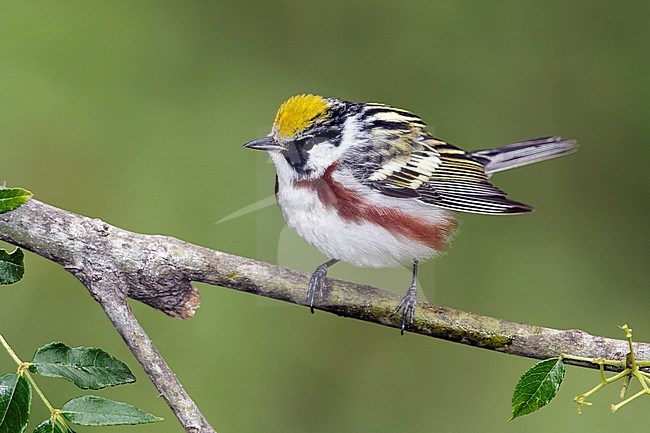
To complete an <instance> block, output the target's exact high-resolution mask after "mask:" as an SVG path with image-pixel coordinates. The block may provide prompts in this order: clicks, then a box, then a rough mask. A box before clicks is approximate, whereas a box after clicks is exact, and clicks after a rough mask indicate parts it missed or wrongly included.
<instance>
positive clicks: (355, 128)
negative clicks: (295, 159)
mask: <svg viewBox="0 0 650 433" xmlns="http://www.w3.org/2000/svg"><path fill="white" fill-rule="evenodd" d="M359 130H360V128H359V122H358V121H357V119H356V118H353V117H350V118H348V120H347V121H346V122H345V126H344V127H343V131H341V142H340V143H339V145H338V146H334V145H333V144H332V143H331V142H330V141H323V142H321V143H318V144H317V145H315V146H314V147H312V148H311V149H310V150H309V160H308V161H307V164H306V166H307V168H309V169H311V170H312V174H311V175H310V178H312V179H315V178H318V177H320V176H322V175H323V173H324V172H325V170H327V168H328V167H329V166H331V165H332V164H334V163H335V162H336V161H338V160H339V159H341V157H342V156H343V154H344V153H345V152H347V151H348V149H350V148H351V147H353V146H354V144H355V143H356V142H357V135H358V134H359Z"/></svg>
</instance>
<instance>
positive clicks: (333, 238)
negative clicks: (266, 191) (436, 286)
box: [278, 186, 436, 267]
mask: <svg viewBox="0 0 650 433" xmlns="http://www.w3.org/2000/svg"><path fill="white" fill-rule="evenodd" d="M278 204H279V205H280V208H281V209H282V213H283V215H284V219H285V220H286V221H287V224H288V225H289V227H291V228H293V229H295V230H296V231H297V232H298V234H299V235H300V236H302V237H303V238H304V239H305V240H306V241H307V242H309V243H310V244H312V245H314V246H315V247H316V248H318V249H319V250H320V251H321V252H322V253H323V254H325V255H326V256H328V257H330V258H333V259H338V260H342V261H345V262H348V263H351V264H353V265H356V266H364V267H394V266H400V265H405V264H410V263H413V260H416V259H417V260H426V259H429V258H431V257H432V256H433V255H435V253H436V251H434V250H433V249H432V248H430V247H428V246H426V245H424V244H422V243H420V242H416V241H413V240H411V239H409V238H407V237H405V236H402V235H399V234H397V235H394V234H392V233H391V232H389V231H388V230H386V229H385V228H383V227H382V226H379V225H377V224H373V223H369V222H368V223H358V222H355V221H348V220H344V219H342V218H341V217H340V216H339V215H338V214H337V212H336V210H335V209H332V208H326V207H324V206H323V204H322V203H321V202H320V200H319V199H318V195H317V193H316V192H315V191H313V190H310V189H306V188H300V189H295V188H292V187H288V188H283V187H282V186H280V190H279V192H278Z"/></svg>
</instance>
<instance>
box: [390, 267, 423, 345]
mask: <svg viewBox="0 0 650 433" xmlns="http://www.w3.org/2000/svg"><path fill="white" fill-rule="evenodd" d="M417 278H418V261H417V260H414V261H413V279H412V280H411V287H409V289H408V290H407V291H406V295H405V296H404V297H403V298H402V300H401V301H399V304H398V305H397V308H395V310H393V312H392V313H391V316H392V315H394V314H397V312H398V311H399V310H402V332H401V333H402V335H404V328H405V326H406V320H407V319H408V321H409V323H413V319H414V318H415V305H416V304H417V303H418V293H417V287H416V284H417Z"/></svg>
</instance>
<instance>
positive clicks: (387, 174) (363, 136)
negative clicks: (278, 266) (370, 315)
mask: <svg viewBox="0 0 650 433" xmlns="http://www.w3.org/2000/svg"><path fill="white" fill-rule="evenodd" d="M244 147H246V148H249V149H255V150H262V151H266V152H268V154H269V155H270V158H271V160H272V162H273V164H274V165H275V169H276V178H275V195H276V199H277V202H278V205H279V207H280V209H281V211H282V214H283V216H284V219H285V221H286V222H287V225H288V226H289V227H291V228H292V229H294V230H295V231H296V232H297V233H298V234H299V235H300V236H301V237H303V238H304V239H305V240H306V241H307V242H308V243H310V244H312V245H313V246H315V247H316V248H317V249H318V250H320V251H321V252H322V253H323V254H324V255H325V256H327V257H328V258H329V260H328V261H327V262H325V263H323V264H321V265H320V266H318V267H317V268H316V270H315V271H314V273H313V274H312V276H311V278H310V280H309V285H308V287H307V299H306V301H307V302H308V303H309V307H310V310H311V312H312V313H313V312H314V304H315V303H316V301H317V297H318V298H319V299H322V298H323V296H324V295H323V288H324V280H325V278H326V277H327V272H328V270H329V268H330V267H332V266H333V265H334V264H336V263H338V262H339V261H343V262H347V263H350V264H352V265H354V266H358V267H373V268H383V267H399V266H412V279H411V284H410V286H409V287H408V289H407V291H406V295H405V296H404V297H403V298H402V299H401V301H400V302H399V304H398V305H397V307H396V308H395V309H394V310H393V312H392V314H391V316H393V315H396V314H397V313H399V312H400V311H401V321H400V322H399V323H400V328H401V333H402V334H404V330H405V329H407V327H408V326H410V325H411V324H413V323H414V318H415V309H416V305H417V282H416V281H417V272H418V265H419V263H420V262H422V261H425V260H428V259H431V258H434V257H436V256H439V255H440V254H441V253H442V252H444V251H445V248H446V246H447V245H448V243H449V242H450V240H451V239H452V237H453V236H454V233H455V231H456V228H457V223H456V220H455V213H456V212H469V213H477V214H488V215H509V214H523V213H527V212H530V211H532V210H533V208H532V207H531V206H529V205H527V204H524V203H521V202H518V201H514V200H511V199H510V198H508V197H507V194H506V193H505V192H504V191H502V190H501V189H499V188H497V187H496V186H494V185H493V184H492V183H491V182H490V177H491V176H492V175H493V174H494V173H497V172H500V171H503V170H509V169H512V168H515V167H520V166H523V165H528V164H532V163H536V162H539V161H543V160H546V159H550V158H555V157H559V156H563V155H566V154H570V153H572V152H574V151H576V148H577V143H576V141H575V140H572V139H563V138H561V137H559V136H547V137H540V138H535V139H532V140H526V141H520V142H516V143H512V144H508V145H505V146H501V147H496V148H492V149H486V150H475V151H466V150H462V149H460V148H459V147H456V146H454V145H452V144H450V143H448V142H446V141H444V140H441V139H438V138H435V137H434V136H433V135H432V134H431V133H430V132H429V131H428V129H427V126H426V124H425V123H424V121H423V120H422V119H421V118H420V117H419V116H417V115H415V114H413V113H411V112H410V111H407V110H404V109H400V108H394V107H392V106H389V105H385V104H381V103H363V102H350V101H344V100H340V99H337V98H328V97H323V96H320V95H314V94H301V95H297V96H293V97H291V98H289V99H288V100H286V101H285V102H284V103H282V104H281V105H280V108H279V109H278V111H277V114H276V117H275V121H274V123H273V127H272V129H271V132H270V133H269V134H268V135H267V136H265V137H262V138H259V139H256V140H253V141H249V142H248V143H246V144H244Z"/></svg>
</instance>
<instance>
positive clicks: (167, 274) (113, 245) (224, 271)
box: [0, 200, 650, 432]
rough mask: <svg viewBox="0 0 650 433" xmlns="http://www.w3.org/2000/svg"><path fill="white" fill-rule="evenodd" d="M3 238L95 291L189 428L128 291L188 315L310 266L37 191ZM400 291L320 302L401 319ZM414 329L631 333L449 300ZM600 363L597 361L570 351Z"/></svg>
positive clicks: (608, 342)
mask: <svg viewBox="0 0 650 433" xmlns="http://www.w3.org/2000/svg"><path fill="white" fill-rule="evenodd" d="M0 240H3V241H6V242H9V243H11V244H14V245H16V246H19V247H22V248H24V249H26V250H29V251H32V252H34V253H36V254H39V255H41V256H43V257H45V258H47V259H50V260H52V261H54V262H57V263H59V264H61V265H62V266H63V267H64V268H65V269H66V270H68V271H69V272H71V273H72V274H73V275H75V276H76V277H77V278H78V279H79V280H80V281H81V283H82V284H83V285H84V286H85V287H86V288H87V289H88V290H89V292H90V293H91V295H92V296H93V297H94V299H95V300H97V301H98V302H99V303H100V304H101V306H102V307H103V308H104V311H105V312H106V314H107V315H108V316H109V318H110V319H111V321H112V322H113V324H114V325H115V327H116V329H117V330H118V332H119V333H120V334H121V335H122V338H123V339H124V341H125V342H126V344H127V345H128V346H129V348H130V349H131V351H132V352H133V353H134V355H135V356H136V358H137V359H138V361H139V362H140V363H141V364H142V366H143V368H144V370H145V372H146V373H147V374H148V375H149V378H150V379H151V381H152V382H153V383H154V385H155V386H156V387H157V388H158V390H159V391H160V392H161V394H162V396H163V397H164V398H165V400H166V401H167V403H168V404H169V406H170V407H171V408H172V410H173V411H174V413H175V414H176V416H177V417H178V419H179V421H180V422H181V424H182V425H183V427H184V428H185V430H186V431H188V432H213V431H214V429H213V428H212V427H211V426H210V424H209V423H208V422H207V421H206V419H205V417H204V416H203V415H202V414H201V412H200V411H199V409H198V408H197V406H196V405H195V404H194V402H193V401H192V400H191V398H190V397H189V395H188V394H187V393H186V392H185V390H184V389H183V387H182V385H181V384H180V382H178V380H177V379H176V377H175V376H174V374H173V372H172V371H171V369H170V368H169V366H167V364H166V363H165V361H164V359H163V358H162V357H161V356H160V354H159V353H158V351H157V350H156V348H155V346H154V345H153V343H152V342H151V340H150V339H149V337H148V336H147V335H146V333H145V331H144V330H143V329H142V327H141V326H140V324H139V323H138V321H137V320H136V318H135V317H134V316H133V313H132V312H131V309H130V308H129V306H128V304H127V303H126V299H127V297H130V298H132V299H135V300H138V301H141V302H143V303H145V304H147V305H149V306H151V307H153V308H156V309H158V310H161V311H163V312H165V313H166V314H168V315H170V316H172V317H177V318H183V319H187V318H190V317H192V316H193V315H194V312H195V310H196V308H197V307H198V306H199V302H200V298H199V293H198V291H197V290H196V289H195V288H194V287H192V285H191V281H199V282H204V283H209V284H214V285H217V286H222V287H227V288H231V289H235V290H240V291H244V292H248V293H253V294H256V295H260V296H265V297H269V298H274V299H278V300H282V301H285V302H291V303H294V304H299V305H306V287H307V282H308V280H309V275H308V274H306V273H304V272H299V271H295V270H291V269H287V268H283V267H280V266H275V265H271V264H268V263H263V262H259V261H256V260H252V259H248V258H244V257H238V256H233V255H230V254H227V253H224V252H220V251H215V250H211V249H208V248H204V247H201V246H198V245H193V244H190V243H187V242H183V241H180V240H178V239H175V238H171V237H166V236H158V235H143V234H138V233H133V232H129V231H126V230H123V229H120V228H118V227H114V226H111V225H109V224H107V223H105V222H103V221H101V220H99V219H91V218H88V217H84V216H81V215H77V214H74V213H71V212H67V211H65V210H62V209H58V208H56V207H52V206H49V205H47V204H45V203H42V202H40V201H38V200H31V201H29V202H28V203H26V204H24V205H22V206H21V207H19V208H18V209H16V210H14V211H11V212H8V213H5V214H2V215H0ZM399 299H400V295H399V294H397V293H393V292H388V291H384V290H380V289H377V288H374V287H370V286H365V285H358V284H354V283H350V282H346V281H341V280H336V279H328V281H327V287H326V296H325V297H324V299H323V300H321V301H320V302H319V304H318V305H317V307H316V308H318V309H320V310H323V311H327V312H330V313H333V314H337V315H340V316H345V317H351V318H355V319H358V320H364V321H367V322H374V323H378V324H381V325H385V326H391V327H395V328H398V327H399V325H400V323H399V317H397V316H391V312H392V310H393V308H394V307H395V305H397V303H398V302H399ZM408 330H409V331H410V332H414V333H419V334H422V335H428V336H431V337H435V338H442V339H445V340H450V341H455V342H458V343H462V344H468V345H471V346H476V347H481V348H485V349H491V350H495V351H498V352H503V353H508V354H511V355H517V356H524V357H529V358H537V359H546V358H551V357H555V356H559V355H560V354H570V355H574V356H582V357H587V358H599V357H602V358H605V359H624V358H625V355H626V354H627V352H628V346H627V342H626V341H623V340H615V339H609V338H603V337H597V336H593V335H590V334H588V333H586V332H584V331H580V330H576V329H572V330H557V329H551V328H544V327H541V326H535V325H530V324H525V323H515V322H509V321H506V320H502V319H497V318H493V317H488V316H480V315H477V314H473V313H469V312H465V311H460V310H455V309H452V308H449V307H443V306H439V305H431V304H427V303H424V302H420V303H418V307H417V310H416V317H415V323H414V324H413V325H411V326H409V327H408ZM634 348H635V352H636V357H637V359H638V360H650V344H648V343H635V345H634ZM565 362H566V363H569V364H574V365H581V366H584V367H592V368H595V367H596V366H595V365H591V364H585V363H580V362H577V361H573V360H565Z"/></svg>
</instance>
